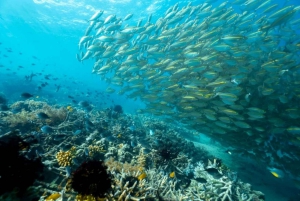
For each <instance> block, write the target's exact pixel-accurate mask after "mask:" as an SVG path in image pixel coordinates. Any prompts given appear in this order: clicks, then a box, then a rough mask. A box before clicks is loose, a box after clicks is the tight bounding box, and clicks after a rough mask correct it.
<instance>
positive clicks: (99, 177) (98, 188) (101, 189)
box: [71, 160, 112, 198]
mask: <svg viewBox="0 0 300 201" xmlns="http://www.w3.org/2000/svg"><path fill="white" fill-rule="evenodd" d="M106 169H107V167H106V166H105V165H104V162H103V161H96V160H92V161H86V162H84V163H82V164H81V165H80V166H79V167H78V168H77V170H75V171H74V172H73V173H72V177H71V187H72V188H73V190H74V191H76V192H77V193H78V194H80V195H84V196H85V195H92V196H94V197H100V198H102V197H104V196H105V194H106V193H107V192H108V191H109V190H110V188H111V184H112V179H111V177H110V175H109V174H108V173H107V170H106Z"/></svg>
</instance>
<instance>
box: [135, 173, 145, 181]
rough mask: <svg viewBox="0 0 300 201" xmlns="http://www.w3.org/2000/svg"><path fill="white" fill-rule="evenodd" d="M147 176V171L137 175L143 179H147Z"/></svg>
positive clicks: (139, 178)
mask: <svg viewBox="0 0 300 201" xmlns="http://www.w3.org/2000/svg"><path fill="white" fill-rule="evenodd" d="M146 177H147V174H146V173H145V172H143V173H142V174H140V175H139V176H138V177H137V179H138V180H140V181H141V180H143V179H145V178H146Z"/></svg>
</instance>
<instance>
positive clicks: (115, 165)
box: [105, 157, 143, 173]
mask: <svg viewBox="0 0 300 201" xmlns="http://www.w3.org/2000/svg"><path fill="white" fill-rule="evenodd" d="M105 165H106V166H107V167H108V168H109V169H111V170H112V169H115V170H116V171H118V172H121V171H122V170H124V171H125V172H129V173H136V172H141V171H142V170H143V168H142V167H140V166H139V165H135V164H131V163H127V162H125V163H121V162H119V161H115V160H114V158H113V157H110V158H109V159H108V160H106V161H105Z"/></svg>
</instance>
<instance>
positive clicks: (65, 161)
mask: <svg viewBox="0 0 300 201" xmlns="http://www.w3.org/2000/svg"><path fill="white" fill-rule="evenodd" d="M75 151H76V148H75V147H72V148H71V149H70V150H69V151H62V150H60V151H59V152H58V153H57V154H56V159H57V162H58V164H59V165H60V166H62V167H66V166H71V165H72V161H73V158H74V157H75Z"/></svg>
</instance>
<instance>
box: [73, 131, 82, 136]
mask: <svg viewBox="0 0 300 201" xmlns="http://www.w3.org/2000/svg"><path fill="white" fill-rule="evenodd" d="M80 133H81V130H76V131H75V132H74V133H73V135H79V134H80Z"/></svg>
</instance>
